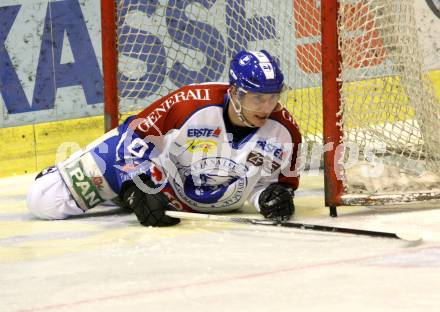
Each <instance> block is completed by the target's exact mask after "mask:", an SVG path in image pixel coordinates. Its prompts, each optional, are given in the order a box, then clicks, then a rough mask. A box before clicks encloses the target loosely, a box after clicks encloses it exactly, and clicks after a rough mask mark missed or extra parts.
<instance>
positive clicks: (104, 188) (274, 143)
mask: <svg viewBox="0 0 440 312" xmlns="http://www.w3.org/2000/svg"><path fill="white" fill-rule="evenodd" d="M228 88H229V85H227V84H221V83H208V84H199V85H190V86H185V87H182V88H180V89H178V90H176V91H175V92H173V93H171V94H169V95H167V96H165V97H163V98H161V99H159V100H157V101H155V102H154V103H152V104H151V105H150V106H148V107H147V108H146V109H145V110H144V111H142V112H141V113H139V114H138V115H137V116H132V117H130V118H128V119H127V120H126V121H125V122H124V124H122V125H121V126H119V127H118V128H117V129H115V130H113V131H111V132H109V133H107V134H106V135H104V136H103V137H102V138H101V139H98V140H97V141H95V142H93V143H92V144H91V145H89V146H88V147H87V149H86V150H85V151H83V152H81V153H78V154H76V155H73V156H72V157H70V158H69V159H68V160H66V161H65V162H63V163H61V164H59V165H58V168H59V170H60V172H61V175H62V177H63V179H64V180H65V182H66V184H67V186H68V187H69V189H70V191H71V192H72V195H73V196H74V198H75V199H76V201H77V202H78V205H79V206H80V207H81V208H82V209H84V210H87V209H89V208H91V207H93V206H94V205H96V204H98V203H100V202H102V201H104V200H108V199H113V198H115V197H117V195H118V194H119V191H120V190H121V187H122V184H123V183H124V182H125V181H127V180H131V179H133V178H134V177H135V176H136V175H139V174H140V173H144V174H146V175H147V176H150V178H151V179H152V180H153V182H155V183H156V184H157V185H163V186H164V188H163V190H162V191H163V192H165V193H166V194H167V196H168V197H169V198H170V199H171V200H172V201H173V203H174V205H175V206H177V207H178V208H179V209H182V210H186V211H193V210H194V211H201V212H223V211H231V210H236V209H238V208H240V207H241V206H242V205H243V203H244V202H245V201H246V200H249V201H250V202H252V203H253V204H254V205H255V206H256V208H257V209H259V207H258V204H257V202H258V196H259V194H260V193H261V192H262V191H263V190H264V189H265V188H266V187H267V186H268V185H269V184H271V183H275V182H281V183H285V184H288V185H289V186H290V187H291V188H293V189H297V187H298V183H299V177H298V175H297V174H296V172H295V163H296V157H297V151H298V145H299V144H300V142H301V136H300V133H299V130H298V127H297V126H296V124H295V123H294V121H293V118H292V116H291V115H290V113H289V112H288V111H287V110H286V109H284V108H283V109H281V110H279V111H276V112H273V113H272V114H271V116H270V117H269V119H268V120H267V122H266V123H265V125H264V126H263V127H260V128H255V131H253V132H252V133H250V134H249V135H247V136H246V137H245V138H243V139H242V140H241V141H239V142H236V143H234V142H232V138H231V135H230V134H229V133H227V131H226V127H225V123H224V119H223V112H224V109H226V107H227V103H228V101H229V98H228V96H227V92H226V91H227V89H228Z"/></svg>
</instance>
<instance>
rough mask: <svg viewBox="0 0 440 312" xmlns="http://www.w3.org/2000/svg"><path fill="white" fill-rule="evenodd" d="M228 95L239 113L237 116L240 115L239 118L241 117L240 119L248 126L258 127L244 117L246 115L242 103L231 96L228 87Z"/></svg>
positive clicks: (235, 110)
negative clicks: (242, 109)
mask: <svg viewBox="0 0 440 312" xmlns="http://www.w3.org/2000/svg"><path fill="white" fill-rule="evenodd" d="M228 96H229V99H230V101H231V104H232V108H233V109H234V112H235V113H236V114H237V116H238V119H240V121H241V122H242V123H244V124H245V125H246V127H250V128H256V127H255V126H254V125H253V124H251V123H250V122H249V121H248V120H247V119H246V117H244V115H243V113H242V111H241V103H237V102H235V101H234V100H233V99H232V96H231V93H230V90H229V89H228Z"/></svg>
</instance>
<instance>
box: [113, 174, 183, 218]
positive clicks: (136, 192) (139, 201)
mask: <svg viewBox="0 0 440 312" xmlns="http://www.w3.org/2000/svg"><path fill="white" fill-rule="evenodd" d="M144 182H147V183H146V184H147V185H148V186H149V187H154V186H153V184H152V182H151V181H144ZM121 197H122V203H123V205H124V206H126V207H127V208H129V209H132V210H133V211H134V213H135V215H136V217H137V219H138V220H139V222H140V223H141V224H142V225H145V226H171V225H175V224H178V223H179V222H180V219H178V218H172V217H169V216H167V215H166V214H165V211H166V210H167V209H168V208H169V207H168V203H169V200H168V198H167V197H166V195H165V194H163V193H161V192H159V193H156V194H148V193H144V192H143V191H141V190H140V189H139V188H138V187H137V186H136V185H135V184H134V183H130V184H129V185H128V186H127V187H125V188H123V193H122V196H121Z"/></svg>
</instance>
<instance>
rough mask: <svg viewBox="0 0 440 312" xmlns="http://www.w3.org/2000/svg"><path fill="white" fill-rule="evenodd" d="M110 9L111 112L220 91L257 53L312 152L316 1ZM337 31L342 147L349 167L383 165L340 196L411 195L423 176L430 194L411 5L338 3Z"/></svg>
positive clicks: (316, 112) (350, 178)
mask: <svg viewBox="0 0 440 312" xmlns="http://www.w3.org/2000/svg"><path fill="white" fill-rule="evenodd" d="M117 3H118V21H117V24H118V50H119V65H118V69H119V72H118V75H119V78H118V80H119V96H120V111H121V112H129V111H137V110H140V109H142V108H144V107H146V106H147V105H148V104H149V103H151V102H152V101H153V100H155V99H157V98H159V97H161V96H163V95H165V94H167V93H169V92H170V91H172V90H175V89H176V88H177V87H180V86H183V85H186V84H190V83H197V82H208V81H227V68H228V64H229V60H230V58H231V57H232V56H233V55H234V54H235V53H236V52H238V51H240V50H241V49H251V50H261V49H266V50H268V51H269V52H270V53H271V54H273V55H274V56H275V57H276V58H277V59H278V60H279V62H280V64H281V68H282V70H283V72H284V74H285V77H286V82H287V85H288V86H289V91H288V93H287V94H286V97H284V105H286V106H287V107H288V109H289V110H290V111H291V112H292V114H293V115H294V117H295V119H296V121H297V123H298V124H299V126H300V129H301V132H302V134H303V136H304V138H305V141H306V143H308V145H309V151H311V150H312V147H311V146H312V144H313V143H317V144H322V119H323V118H322V95H321V87H320V86H321V43H320V40H321V38H320V33H321V32H320V27H321V26H320V24H321V22H320V19H321V17H320V1H318V0H278V1H266V0H252V1H249V0H217V1H216V0H168V1H163V0H162V1H161V0H149V1H147V0H124V1H123V0H117ZM339 24H340V29H339V33H340V37H341V38H340V47H341V54H342V57H343V63H342V74H341V79H342V80H343V87H342V103H343V106H342V112H343V126H344V136H343V140H344V142H345V143H346V144H347V145H348V146H349V147H351V146H352V145H353V143H355V144H356V146H357V148H358V150H359V152H360V154H361V156H359V157H357V159H359V160H361V161H364V160H367V161H371V158H372V157H373V156H372V155H374V156H376V157H379V158H380V160H381V161H383V162H385V163H386V164H387V166H386V171H385V174H384V175H382V177H377V178H375V177H374V174H375V173H376V171H374V172H373V171H371V170H366V169H368V167H371V164H368V166H365V163H364V162H363V163H361V165H362V166H363V167H362V166H361V167H359V166H357V167H356V166H347V167H351V168H349V169H348V170H347V172H346V175H344V184H345V187H346V191H347V192H355V193H363V194H379V193H381V192H396V191H402V190H403V191H405V192H407V191H408V189H411V188H412V187H411V183H407V186H406V187H405V188H402V187H398V185H397V183H395V181H396V179H399V178H401V177H402V176H405V177H409V178H408V179H410V178H412V179H413V181H415V182H412V183H413V185H414V186H416V185H418V184H420V183H416V182H417V181H419V180H421V179H422V178H423V177H424V176H425V175H426V176H429V180H430V181H431V182H429V183H428V184H429V185H428V186H426V185H425V184H424V183H421V184H423V186H421V187H417V188H421V189H426V188H427V189H432V188H433V187H436V186H438V185H439V182H438V180H436V178H433V177H437V173H439V172H440V170H439V166H438V163H437V161H438V156H439V146H440V144H439V143H440V142H439V141H440V139H439V136H438V134H437V132H436V129H440V125H439V119H440V116H439V103H438V100H437V99H436V98H435V96H434V95H433V92H432V88H431V85H430V83H429V81H427V80H426V78H425V76H424V73H422V71H421V68H422V53H421V52H420V51H419V50H418V49H419V45H418V43H417V33H416V25H415V21H414V12H413V0H369V1H367V0H364V1H359V0H343V1H340V17H339ZM384 146H385V148H383V147H384ZM365 151H367V157H364V156H363V155H362V153H364V152H365ZM378 151H379V153H377V152H378ZM309 158H310V155H309ZM373 167H374V168H376V167H375V166H373ZM359 168H360V169H359ZM427 170H429V172H427ZM350 172H352V173H353V174H350ZM404 172H405V175H403V173H404ZM365 173H367V175H368V174H370V176H369V177H365ZM371 173H372V174H371ZM371 175H373V176H371ZM385 177H388V178H385ZM385 180H389V182H392V183H388V184H387V183H385ZM416 180H417V181H416ZM360 181H361V182H362V181H368V182H366V183H364V184H362V183H359V182H360ZM432 181H434V182H432ZM379 182H381V183H379Z"/></svg>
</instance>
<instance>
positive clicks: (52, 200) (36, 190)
mask: <svg viewBox="0 0 440 312" xmlns="http://www.w3.org/2000/svg"><path fill="white" fill-rule="evenodd" d="M27 207H28V209H29V210H30V212H31V213H32V214H33V215H35V216H36V217H38V218H40V219H48V220H55V219H65V218H67V217H69V216H74V215H79V214H83V213H84V211H83V210H82V209H80V208H79V207H78V205H77V204H76V202H75V200H74V199H73V197H72V196H71V195H70V192H69V190H68V189H67V187H66V185H65V183H64V181H63V180H62V178H61V176H60V174H59V172H58V169H57V168H56V167H49V168H47V169H45V170H43V171H42V172H41V173H40V174H38V175H37V177H36V179H35V182H34V183H33V185H32V186H31V188H30V190H29V192H28V195H27Z"/></svg>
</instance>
